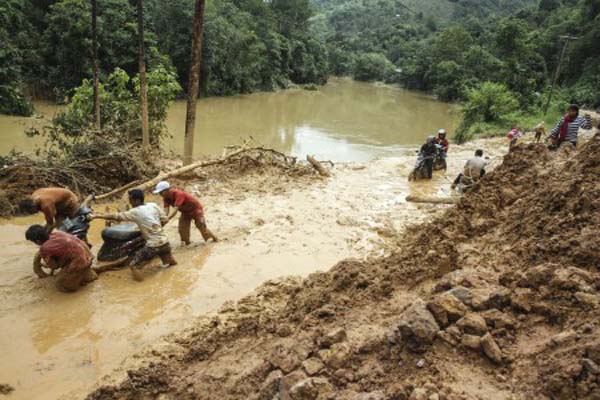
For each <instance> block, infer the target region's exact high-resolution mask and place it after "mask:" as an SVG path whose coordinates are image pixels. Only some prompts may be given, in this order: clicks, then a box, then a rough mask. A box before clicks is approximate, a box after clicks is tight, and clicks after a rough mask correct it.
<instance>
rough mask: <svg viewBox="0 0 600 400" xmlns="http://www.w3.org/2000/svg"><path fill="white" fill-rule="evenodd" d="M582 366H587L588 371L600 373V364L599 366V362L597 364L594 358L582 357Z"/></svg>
mask: <svg viewBox="0 0 600 400" xmlns="http://www.w3.org/2000/svg"><path fill="white" fill-rule="evenodd" d="M581 366H582V367H583V368H585V370H586V371H588V373H590V374H594V375H599V374H600V366H598V364H596V363H595V362H594V361H593V360H590V359H589V358H584V359H582V360H581Z"/></svg>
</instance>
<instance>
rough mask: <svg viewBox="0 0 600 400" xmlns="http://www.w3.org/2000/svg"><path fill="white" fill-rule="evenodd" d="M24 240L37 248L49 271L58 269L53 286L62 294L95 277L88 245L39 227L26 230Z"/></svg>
mask: <svg viewBox="0 0 600 400" xmlns="http://www.w3.org/2000/svg"><path fill="white" fill-rule="evenodd" d="M25 238H26V239H27V240H29V241H31V242H33V243H35V244H37V245H38V246H40V253H39V254H40V257H41V259H42V260H43V261H44V262H45V264H46V266H47V267H48V268H50V269H52V270H53V271H54V270H57V269H60V271H59V273H58V275H57V280H56V287H57V288H58V290H60V291H62V292H75V291H76V290H77V289H79V288H80V287H81V286H84V285H86V284H87V283H89V282H92V281H94V280H95V279H96V278H97V277H98V276H97V275H96V273H95V272H94V271H93V270H92V268H91V267H92V262H93V261H94V256H93V255H92V253H91V252H90V249H89V247H88V245H87V244H86V243H85V242H83V241H82V240H80V239H78V238H77V237H75V236H73V235H69V234H68V233H64V232H54V233H48V231H47V230H46V228H45V227H43V226H41V225H32V226H30V227H29V229H27V232H26V233H25Z"/></svg>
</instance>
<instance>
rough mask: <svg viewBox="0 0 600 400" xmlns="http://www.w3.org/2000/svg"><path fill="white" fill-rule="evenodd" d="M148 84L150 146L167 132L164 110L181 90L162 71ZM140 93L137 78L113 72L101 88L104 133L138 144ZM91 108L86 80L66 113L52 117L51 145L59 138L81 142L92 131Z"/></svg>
mask: <svg viewBox="0 0 600 400" xmlns="http://www.w3.org/2000/svg"><path fill="white" fill-rule="evenodd" d="M147 80H148V118H149V122H150V138H151V141H152V143H154V144H158V143H159V139H160V137H161V136H162V135H163V134H165V132H166V130H165V125H164V122H165V120H166V117H167V110H168V108H169V106H170V105H171V103H172V102H173V100H174V99H175V96H176V94H177V93H178V92H179V91H180V90H181V87H180V86H179V84H178V83H177V80H176V76H175V75H174V73H172V72H169V71H168V70H166V69H165V68H163V67H158V68H155V69H153V70H151V71H149V72H148V74H147ZM139 90H140V87H139V77H138V76H137V75H136V76H135V77H134V78H133V79H131V78H130V77H129V75H127V73H126V72H125V71H124V70H122V69H120V68H117V69H115V70H114V72H113V73H112V74H110V75H109V76H108V77H107V79H106V81H105V82H103V83H102V84H101V85H100V104H101V109H100V115H101V121H102V130H103V131H104V132H110V133H111V134H112V135H115V134H116V135H117V136H120V137H121V138H124V139H125V141H126V142H127V143H133V142H136V141H140V140H141V137H142V133H141V114H140V104H139ZM92 107H93V88H92V83H91V82H90V81H89V80H87V79H85V80H84V81H83V83H82V84H81V86H79V87H78V88H76V89H75V90H74V94H73V97H72V99H71V102H70V103H69V104H68V105H67V107H66V109H65V110H64V111H63V112H61V113H59V114H57V115H56V116H55V117H54V119H53V121H52V125H53V131H52V133H53V141H54V142H57V141H60V140H61V137H65V138H66V139H68V138H73V137H82V138H83V136H85V133H86V132H89V131H91V130H93V123H94V121H93V112H92Z"/></svg>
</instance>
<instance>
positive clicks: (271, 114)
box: [0, 79, 456, 161]
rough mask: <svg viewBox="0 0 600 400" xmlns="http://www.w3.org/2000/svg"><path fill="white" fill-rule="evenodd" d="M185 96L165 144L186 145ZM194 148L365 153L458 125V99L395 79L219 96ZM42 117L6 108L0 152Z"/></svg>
mask: <svg viewBox="0 0 600 400" xmlns="http://www.w3.org/2000/svg"><path fill="white" fill-rule="evenodd" d="M35 106H36V111H37V112H38V113H40V114H43V115H45V116H46V117H51V116H52V115H53V114H54V113H55V112H56V111H57V110H59V109H60V108H59V107H58V106H55V105H52V104H49V103H36V104H35ZM185 107H186V105H185V102H183V101H178V102H176V103H175V104H174V105H173V106H172V107H171V109H170V110H169V113H168V117H167V121H166V124H167V128H168V130H169V132H170V134H171V135H172V138H171V139H168V140H166V143H165V145H166V147H167V148H168V149H170V150H173V151H175V152H176V153H181V151H182V148H183V133H184V128H185ZM196 115H197V120H196V121H197V122H196V134H195V155H196V156H201V155H210V154H220V153H221V151H222V149H223V147H224V146H227V145H235V144H240V143H241V142H242V141H243V140H244V139H246V138H248V136H252V137H253V138H254V139H256V140H257V141H258V142H259V143H262V144H263V145H265V146H267V147H272V148H275V149H278V150H281V151H284V152H286V153H291V154H292V155H295V156H300V157H305V156H306V154H315V155H317V156H319V157H322V158H325V159H331V160H335V161H366V160H369V159H372V158H374V157H378V156H389V155H394V154H396V153H397V151H398V147H402V146H403V145H412V144H417V143H421V142H424V139H425V137H426V136H427V133H433V132H437V130H438V129H439V128H446V129H447V130H448V131H449V132H452V131H453V128H454V126H455V124H456V115H455V113H453V112H452V106H451V105H448V104H445V103H441V102H438V101H436V100H434V99H432V98H431V97H429V96H426V95H423V94H420V93H415V92H410V91H406V90H402V89H398V88H394V87H390V86H384V85H375V84H369V83H361V82H355V81H352V80H349V79H332V80H331V81H330V82H329V83H328V84H327V85H325V86H324V87H322V88H320V89H319V90H317V91H307V90H302V89H297V90H286V91H281V92H277V93H256V94H250V95H242V96H232V97H214V98H208V99H202V100H201V101H199V102H198V109H197V114H196ZM44 123H45V121H44V119H40V118H17V117H9V116H1V115H0V154H6V153H7V152H9V151H10V150H11V149H13V148H15V149H16V150H19V151H25V152H29V151H32V150H33V149H34V148H35V146H38V145H40V144H41V143H40V140H39V139H37V140H36V139H30V138H27V137H26V136H25V134H24V133H23V131H24V128H27V127H31V126H36V127H38V128H39V127H41V126H42V125H43V124H44Z"/></svg>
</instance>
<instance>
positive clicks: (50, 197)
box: [19, 187, 79, 232]
mask: <svg viewBox="0 0 600 400" xmlns="http://www.w3.org/2000/svg"><path fill="white" fill-rule="evenodd" d="M19 209H20V210H21V212H23V213H25V214H35V213H38V212H42V213H43V214H44V217H45V218H46V230H48V232H50V231H52V229H54V228H56V227H57V226H60V224H61V223H62V222H63V221H64V220H65V219H66V218H73V217H75V215H76V214H77V211H78V210H79V199H78V198H77V195H75V193H73V192H72V191H70V190H69V189H64V188H59V187H48V188H41V189H38V190H36V191H35V192H33V193H32V194H31V195H30V196H29V197H27V198H26V199H23V200H22V201H21V202H20V203H19Z"/></svg>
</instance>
